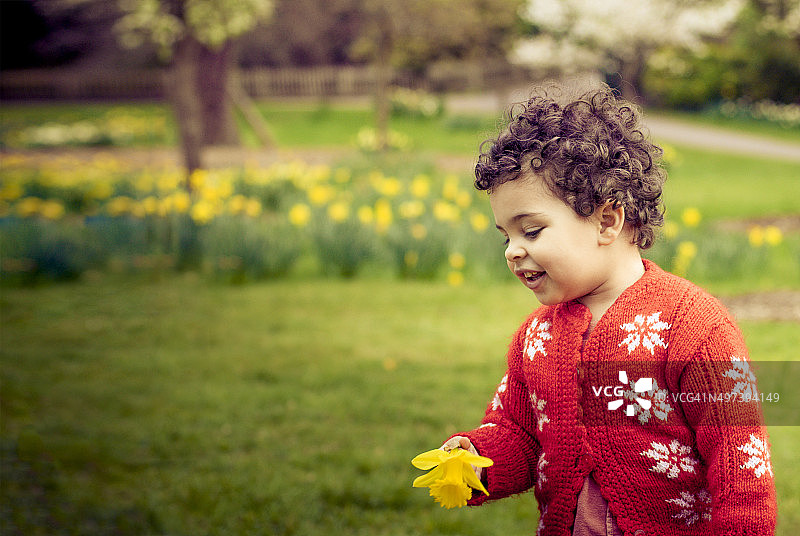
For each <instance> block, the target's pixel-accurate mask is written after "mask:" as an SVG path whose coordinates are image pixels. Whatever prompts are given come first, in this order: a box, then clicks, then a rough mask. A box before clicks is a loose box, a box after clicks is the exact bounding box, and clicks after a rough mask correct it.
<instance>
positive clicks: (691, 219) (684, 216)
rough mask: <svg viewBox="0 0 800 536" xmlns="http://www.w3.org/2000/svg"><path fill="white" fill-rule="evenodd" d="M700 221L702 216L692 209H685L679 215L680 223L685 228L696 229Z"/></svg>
mask: <svg viewBox="0 0 800 536" xmlns="http://www.w3.org/2000/svg"><path fill="white" fill-rule="evenodd" d="M702 219H703V215H702V214H700V211H699V210H697V209H696V208H694V207H689V208H686V209H684V211H683V212H682V213H681V221H683V224H684V225H685V226H686V227H697V226H698V225H699V224H700V220H702Z"/></svg>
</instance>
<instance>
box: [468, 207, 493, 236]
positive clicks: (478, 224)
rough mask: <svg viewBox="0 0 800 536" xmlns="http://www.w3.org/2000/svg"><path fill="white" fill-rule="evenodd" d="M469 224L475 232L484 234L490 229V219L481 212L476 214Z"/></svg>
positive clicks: (471, 217)
mask: <svg viewBox="0 0 800 536" xmlns="http://www.w3.org/2000/svg"><path fill="white" fill-rule="evenodd" d="M469 223H470V225H472V229H473V230H475V231H476V232H478V233H482V232H484V231H485V230H486V229H487V228H488V227H489V218H487V217H486V215H485V214H483V213H481V212H474V213H473V214H472V216H470V218H469Z"/></svg>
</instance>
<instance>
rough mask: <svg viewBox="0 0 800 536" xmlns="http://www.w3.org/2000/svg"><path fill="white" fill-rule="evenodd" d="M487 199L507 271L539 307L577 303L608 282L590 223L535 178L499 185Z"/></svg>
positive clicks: (597, 231) (606, 266) (596, 227)
mask: <svg viewBox="0 0 800 536" xmlns="http://www.w3.org/2000/svg"><path fill="white" fill-rule="evenodd" d="M489 201H490V204H491V206H492V211H493V212H494V218H495V223H496V224H497V228H498V229H499V230H500V232H501V233H502V234H503V236H505V237H506V238H507V240H508V241H507V246H506V252H505V256H506V261H507V262H508V267H509V269H510V270H511V271H512V272H513V273H514V275H516V276H517V277H518V278H519V280H520V281H522V284H523V285H525V286H526V287H528V288H529V289H531V290H532V291H533V292H534V294H536V298H537V299H538V300H539V301H540V302H541V303H543V304H545V305H554V304H556V303H562V302H565V301H570V300H575V299H580V298H582V297H584V296H587V295H590V294H593V293H595V292H597V291H599V290H600V288H601V287H602V286H603V285H604V283H605V282H606V281H607V280H608V270H607V268H608V263H607V262H606V260H605V258H606V257H605V256H604V255H602V252H601V251H600V249H601V246H600V245H599V243H598V238H599V228H598V226H597V225H596V223H595V220H594V219H593V218H592V217H591V216H590V217H589V218H583V217H581V216H579V215H578V214H576V213H575V212H574V211H573V210H572V208H570V207H569V206H567V205H566V204H565V203H564V202H563V201H561V200H560V199H558V198H557V197H555V196H554V195H553V194H552V192H551V191H550V189H549V188H548V187H547V186H546V185H545V183H544V181H543V180H542V179H541V178H540V177H538V176H535V175H534V176H532V177H521V178H519V179H515V180H511V181H508V182H506V183H503V184H501V185H500V186H498V187H497V188H495V189H494V190H493V191H492V192H491V194H490V196H489Z"/></svg>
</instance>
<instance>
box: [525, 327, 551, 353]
mask: <svg viewBox="0 0 800 536" xmlns="http://www.w3.org/2000/svg"><path fill="white" fill-rule="evenodd" d="M552 338H553V336H552V335H550V322H547V321H545V322H541V323H540V322H539V319H538V318H534V319H533V321H532V322H531V324H530V325H529V326H528V330H527V331H526V332H525V347H524V349H523V352H524V353H525V355H526V356H528V359H530V360H531V361H533V358H534V357H535V356H536V354H537V353H541V354H542V355H543V356H545V357H547V351H546V350H545V347H544V343H545V341H549V340H551V339H552Z"/></svg>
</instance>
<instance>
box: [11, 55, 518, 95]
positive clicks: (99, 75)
mask: <svg viewBox="0 0 800 536" xmlns="http://www.w3.org/2000/svg"><path fill="white" fill-rule="evenodd" d="M529 76H530V73H529V72H527V71H526V70H524V69H522V68H517V67H511V66H508V65H503V64H497V65H483V64H476V63H441V64H436V65H433V66H432V67H431V68H430V69H429V70H428V72H427V73H426V74H425V75H424V76H423V75H418V74H414V73H410V72H402V71H397V72H396V73H395V75H394V78H393V84H394V85H395V86H399V87H407V88H411V89H425V90H428V91H433V92H447V91H464V90H467V89H475V90H479V89H488V88H496V87H501V86H504V85H509V84H513V83H516V82H518V81H520V80H525V79H529V78H528V77H529ZM166 77H167V71H165V70H156V69H152V70H110V69H103V70H86V69H82V70H76V69H41V70H25V71H6V72H2V73H0V99H3V100H51V99H61V100H82V99H94V100H104V99H110V100H111V99H162V98H164V96H165V95H164V93H165V91H164V88H165V82H166ZM239 77H240V80H241V83H242V86H243V88H244V89H245V91H246V92H247V93H248V94H249V95H250V96H252V97H255V98H267V97H325V96H361V95H370V94H372V93H373V92H374V89H375V79H376V76H375V71H374V69H372V68H370V67H364V66H342V67H339V66H337V67H313V68H283V69H248V70H243V71H241V72H240V73H239Z"/></svg>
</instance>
